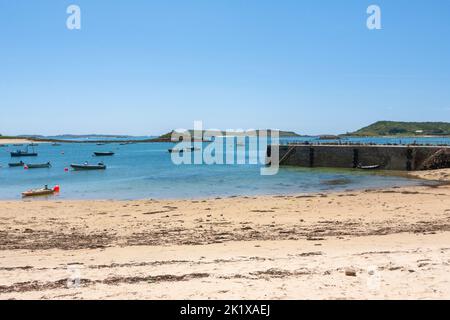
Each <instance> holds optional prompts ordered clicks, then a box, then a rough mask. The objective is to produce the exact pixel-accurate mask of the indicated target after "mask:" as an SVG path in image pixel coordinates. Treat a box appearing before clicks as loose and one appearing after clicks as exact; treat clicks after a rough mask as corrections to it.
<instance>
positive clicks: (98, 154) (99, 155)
mask: <svg viewBox="0 0 450 320" xmlns="http://www.w3.org/2000/svg"><path fill="white" fill-rule="evenodd" d="M94 155H96V156H97V157H105V156H113V155H114V152H112V151H109V152H94Z"/></svg>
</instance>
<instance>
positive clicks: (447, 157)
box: [421, 149, 450, 170]
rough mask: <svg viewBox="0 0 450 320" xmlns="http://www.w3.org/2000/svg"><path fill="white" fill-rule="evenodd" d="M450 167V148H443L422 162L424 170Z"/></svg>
mask: <svg viewBox="0 0 450 320" xmlns="http://www.w3.org/2000/svg"><path fill="white" fill-rule="evenodd" d="M445 168H450V150H448V149H441V150H438V151H436V152H435V153H434V154H432V155H431V156H430V157H428V158H427V159H426V160H425V161H424V162H423V164H422V166H421V169H422V170H434V169H445Z"/></svg>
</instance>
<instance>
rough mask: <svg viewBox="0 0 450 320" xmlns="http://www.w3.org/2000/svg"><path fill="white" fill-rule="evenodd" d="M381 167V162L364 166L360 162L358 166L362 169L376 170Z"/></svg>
mask: <svg viewBox="0 0 450 320" xmlns="http://www.w3.org/2000/svg"><path fill="white" fill-rule="evenodd" d="M380 167H381V166H380V165H379V164H374V165H370V166H363V165H361V164H359V165H358V166H357V168H358V169H361V170H376V169H379V168H380Z"/></svg>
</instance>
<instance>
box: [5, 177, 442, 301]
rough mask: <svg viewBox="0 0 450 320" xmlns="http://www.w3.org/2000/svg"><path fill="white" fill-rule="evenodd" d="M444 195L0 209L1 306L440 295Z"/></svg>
mask: <svg viewBox="0 0 450 320" xmlns="http://www.w3.org/2000/svg"><path fill="white" fill-rule="evenodd" d="M431 173H432V175H431V176H429V177H428V178H430V179H431V178H432V179H433V180H441V181H445V180H446V175H447V174H448V170H440V171H436V172H428V175H430V174H431ZM449 196H450V186H449V185H447V184H444V183H443V184H441V185H429V186H417V187H402V188H388V189H382V190H363V191H349V192H343V193H333V194H315V195H294V196H263V197H234V198H217V199H206V200H176V201H175V200H174V201H159V200H141V201H58V200H57V198H56V199H55V200H38V201H35V200H33V201H29V200H27V201H1V202H0V299H12V298H16V299H24V298H31V299H89V298H92V299H208V298H211V299H241V298H242V299H355V298H361V299H373V298H383V299H384V298H385V299H431V298H436V299H449V298H450V197H449ZM346 274H347V275H346ZM76 275H78V276H76ZM72 278H77V279H80V280H79V285H78V282H76V285H74V283H73V281H72V280H73V279H72Z"/></svg>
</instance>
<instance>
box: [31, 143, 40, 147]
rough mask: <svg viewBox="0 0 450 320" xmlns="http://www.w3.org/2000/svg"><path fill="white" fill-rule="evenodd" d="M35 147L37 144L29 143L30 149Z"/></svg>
mask: <svg viewBox="0 0 450 320" xmlns="http://www.w3.org/2000/svg"><path fill="white" fill-rule="evenodd" d="M37 145H38V144H37V143H30V144H29V146H30V147H37Z"/></svg>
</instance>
